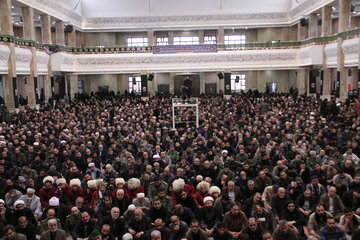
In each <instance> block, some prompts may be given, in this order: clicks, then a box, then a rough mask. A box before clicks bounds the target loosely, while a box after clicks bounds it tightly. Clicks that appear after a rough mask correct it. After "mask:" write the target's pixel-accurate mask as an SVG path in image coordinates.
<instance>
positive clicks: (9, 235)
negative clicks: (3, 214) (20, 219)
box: [0, 225, 26, 240]
mask: <svg viewBox="0 0 360 240" xmlns="http://www.w3.org/2000/svg"><path fill="white" fill-rule="evenodd" d="M3 232H4V237H3V238H0V240H26V236H25V235H23V234H21V233H17V232H16V231H15V227H14V226H13V225H7V226H6V227H4V229H3Z"/></svg>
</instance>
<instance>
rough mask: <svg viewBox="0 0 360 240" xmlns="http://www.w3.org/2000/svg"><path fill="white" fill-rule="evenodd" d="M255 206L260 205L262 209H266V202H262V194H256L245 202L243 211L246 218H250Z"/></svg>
mask: <svg viewBox="0 0 360 240" xmlns="http://www.w3.org/2000/svg"><path fill="white" fill-rule="evenodd" d="M255 204H259V205H260V206H261V207H265V205H264V202H263V201H262V200H261V194H260V193H259V192H257V193H255V194H254V196H253V197H252V198H249V199H247V200H246V201H245V202H244V204H243V206H242V210H243V212H244V213H245V215H246V217H250V214H251V212H252V210H253V208H254V205H255Z"/></svg>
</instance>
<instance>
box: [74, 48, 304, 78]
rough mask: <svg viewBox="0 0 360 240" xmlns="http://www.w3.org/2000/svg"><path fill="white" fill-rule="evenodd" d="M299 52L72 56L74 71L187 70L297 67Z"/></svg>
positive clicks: (291, 50)
mask: <svg viewBox="0 0 360 240" xmlns="http://www.w3.org/2000/svg"><path fill="white" fill-rule="evenodd" d="M297 52H298V49H287V50H283V49H279V50H250V51H234V52H231V51H229V52H218V53H203V54H166V55H165V54H164V55H160V54H159V55H154V54H151V53H139V54H105V55H93V54H91V55H90V54H82V55H74V58H75V68H74V71H75V72H99V71H101V72H104V71H109V72H116V71H118V72H131V71H133V72H139V71H140V70H144V69H146V70H148V71H153V72H156V71H164V70H168V71H186V70H199V71H200V70H205V69H213V70H216V69H224V68H231V69H244V68H245V69H249V68H254V67H263V68H269V67H279V66H293V67H294V66H297Z"/></svg>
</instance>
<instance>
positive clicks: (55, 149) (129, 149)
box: [0, 91, 360, 240]
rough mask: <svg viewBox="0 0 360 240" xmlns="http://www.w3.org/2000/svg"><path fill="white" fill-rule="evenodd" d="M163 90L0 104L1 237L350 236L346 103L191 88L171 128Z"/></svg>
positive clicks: (354, 191) (350, 132) (359, 187)
mask: <svg viewBox="0 0 360 240" xmlns="http://www.w3.org/2000/svg"><path fill="white" fill-rule="evenodd" d="M171 98H172V97H171V96H166V95H159V96H156V97H152V98H149V100H147V101H144V100H142V99H141V98H139V97H137V96H135V95H129V94H127V95H125V96H124V95H119V94H118V95H115V94H96V93H92V94H91V95H86V94H82V95H78V96H77V98H76V99H73V100H72V101H71V102H70V103H69V104H67V103H65V102H61V101H60V102H57V103H56V104H53V105H49V104H42V105H41V106H40V108H39V109H38V110H37V109H31V108H28V107H26V108H20V110H19V112H18V113H9V112H8V110H7V109H6V108H2V112H1V115H0V117H1V120H2V121H3V122H2V123H1V125H0V239H1V240H2V239H5V240H17V239H19V240H23V239H27V240H34V239H38V238H40V239H41V240H63V239H76V240H91V239H96V240H101V239H104V240H114V239H117V240H130V239H139V240H144V239H151V240H155V239H157V240H159V239H163V240H167V239H170V240H180V239H189V240H198V239H200V240H206V239H214V240H221V239H225V240H230V239H244V240H246V239H251V240H271V239H274V240H295V239H311V240H316V239H319V240H339V239H341V240H346V239H351V237H353V239H360V238H359V230H358V229H359V228H360V168H359V163H360V159H359V157H360V148H359V142H360V118H359V117H358V113H357V110H356V104H354V103H353V102H351V101H346V102H343V103H338V104H337V103H335V101H327V100H324V101H323V100H320V99H317V98H314V97H308V96H306V95H298V94H271V95H270V94H261V93H259V92H251V91H250V92H248V93H241V94H234V95H232V97H231V98H230V99H228V100H224V99H223V98H222V97H221V96H211V97H210V96H201V97H200V98H199V102H200V106H199V109H200V110H199V124H200V127H199V128H196V127H195V126H193V124H192V123H190V122H189V123H183V124H180V125H178V126H177V128H176V129H173V128H172V114H171V110H172V106H171ZM185 112H186V111H185Z"/></svg>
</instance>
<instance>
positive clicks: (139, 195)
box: [136, 193, 145, 198]
mask: <svg viewBox="0 0 360 240" xmlns="http://www.w3.org/2000/svg"><path fill="white" fill-rule="evenodd" d="M136 197H137V198H143V197H145V194H144V193H138V194H137V195H136Z"/></svg>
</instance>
